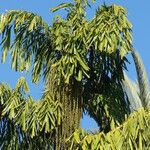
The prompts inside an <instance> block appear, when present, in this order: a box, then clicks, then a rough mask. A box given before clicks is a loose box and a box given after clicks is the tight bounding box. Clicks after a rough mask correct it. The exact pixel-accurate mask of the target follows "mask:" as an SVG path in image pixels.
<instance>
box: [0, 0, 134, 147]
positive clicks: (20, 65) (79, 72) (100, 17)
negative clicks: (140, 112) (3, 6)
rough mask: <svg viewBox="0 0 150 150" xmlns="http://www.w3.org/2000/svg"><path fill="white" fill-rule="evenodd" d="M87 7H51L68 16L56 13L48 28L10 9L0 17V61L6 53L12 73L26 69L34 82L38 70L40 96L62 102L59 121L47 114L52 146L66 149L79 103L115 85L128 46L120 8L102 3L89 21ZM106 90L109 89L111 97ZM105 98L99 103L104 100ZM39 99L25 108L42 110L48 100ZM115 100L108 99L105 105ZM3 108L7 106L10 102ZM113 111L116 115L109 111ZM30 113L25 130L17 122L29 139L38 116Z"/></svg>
mask: <svg viewBox="0 0 150 150" xmlns="http://www.w3.org/2000/svg"><path fill="white" fill-rule="evenodd" d="M87 6H88V3H87V1H80V0H74V3H65V4H61V5H59V6H57V7H56V8H53V9H52V11H56V10H58V9H61V8H66V9H67V11H68V14H67V17H66V18H65V19H62V18H60V17H56V18H55V19H54V22H53V23H52V25H51V26H50V25H48V24H47V23H46V22H44V20H43V19H42V17H40V16H37V15H36V14H33V13H30V12H27V11H21V10H11V11H8V12H6V14H3V15H1V23H0V32H1V35H2V43H1V45H2V52H3V55H2V62H4V61H5V59H6V55H7V53H8V52H9V53H10V55H11V58H12V64H11V67H12V68H15V70H16V71H23V70H25V71H27V72H28V71H29V68H30V67H32V80H33V82H38V80H39V79H40V76H41V75H42V74H43V76H44V77H45V83H46V85H45V95H47V96H45V97H50V99H51V100H52V101H54V103H61V105H62V119H61V120H60V122H61V123H60V124H59V123H56V124H53V122H52V120H53V119H51V118H50V119H49V118H48V119H49V120H50V124H53V125H54V126H55V127H56V128H55V133H54V134H55V144H54V145H56V147H55V149H66V148H67V145H66V144H64V143H65V139H66V138H67V137H69V136H70V135H71V134H72V133H73V132H74V131H75V129H77V128H78V127H79V123H80V119H81V116H82V110H83V107H85V106H87V105H89V104H88V103H91V102H92V99H93V96H94V95H96V94H98V95H104V96H105V95H109V93H107V92H108V91H111V90H112V87H113V88H115V89H117V86H118V85H121V84H122V78H123V70H124V69H125V68H126V64H125V62H126V60H127V59H126V58H125V54H126V53H128V51H130V50H131V48H132V37H131V33H130V31H131V24H130V22H129V21H128V19H127V18H126V11H125V9H124V8H122V7H121V6H117V5H112V6H106V5H104V6H102V7H101V8H99V9H98V10H97V12H96V15H95V17H94V18H93V19H91V20H88V19H87V18H86V7H87ZM12 34H13V36H12ZM107 88H108V89H107ZM112 93H113V91H112V92H111V95H112ZM122 93H123V91H122ZM83 98H84V100H83ZM109 99H110V98H108V99H107V100H108V102H109ZM114 99H115V101H116V102H115V103H116V104H118V106H121V109H122V110H123V112H125V113H127V112H128V111H127V110H128V109H127V107H128V102H127V101H126V98H125V95H124V94H123V95H122V99H120V100H119V99H118V98H114ZM107 100H104V102H105V103H107ZM39 103H42V104H43V105H42V106H43V107H44V108H43V107H42V106H39V107H38V106H37V105H38V102H37V104H36V103H35V104H33V105H32V106H33V108H32V107H31V108H32V109H31V110H33V112H34V113H35V112H38V111H46V110H47V109H46V108H45V107H48V106H47V105H50V103H52V102H51V101H50V102H49V101H48V100H47V101H46V104H47V105H46V104H45V102H39ZM115 103H113V102H112V103H111V105H114V104H115ZM26 104H27V103H26ZM23 106H24V105H23ZM23 106H22V107H23ZM22 107H21V108H22ZM9 108H12V110H13V107H12V105H9ZM37 108H39V109H38V110H37ZM3 111H4V112H7V111H8V110H7V111H6V110H3ZM25 112H26V111H25ZM18 113H19V112H18ZM34 113H33V114H34ZM125 113H123V114H122V115H123V116H124V114H125ZM20 114H21V113H20ZM114 114H115V116H117V115H118V114H117V112H115V111H114ZM120 115H121V114H120ZM22 117H23V116H21V117H20V119H19V120H21V119H22ZM30 117H31V116H29V122H30V123H31V127H32V128H31V129H32V130H31V131H29V130H28V127H26V126H23V125H24V124H23V123H22V122H21V121H19V124H20V125H21V126H22V127H24V130H25V131H26V132H29V133H30V132H31V133H32V132H33V134H31V136H32V137H33V136H34V135H36V131H37V130H36V127H37V126H38V124H36V122H37V119H38V117H37V118H36V117H33V116H32V117H33V118H32V117H31V119H30ZM49 117H51V115H50V116H49ZM104 117H105V116H104ZM11 119H12V118H11ZM48 119H47V115H46V116H44V117H43V118H42V120H41V121H43V122H44V123H45V124H44V127H45V132H50V129H51V128H50V129H49V128H47V126H49V123H47V120H48ZM121 120H122V119H121ZM100 122H101V123H102V121H100ZM41 124H43V123H41Z"/></svg>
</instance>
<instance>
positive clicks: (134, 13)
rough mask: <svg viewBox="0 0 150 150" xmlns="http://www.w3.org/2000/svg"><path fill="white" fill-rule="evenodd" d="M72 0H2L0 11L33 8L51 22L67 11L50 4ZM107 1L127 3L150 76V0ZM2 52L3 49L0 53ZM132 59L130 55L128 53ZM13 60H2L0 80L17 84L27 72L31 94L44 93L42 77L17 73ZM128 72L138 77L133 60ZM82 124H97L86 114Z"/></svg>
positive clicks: (99, 0)
mask: <svg viewBox="0 0 150 150" xmlns="http://www.w3.org/2000/svg"><path fill="white" fill-rule="evenodd" d="M103 1H104V0H97V2H96V3H95V4H94V5H93V7H92V8H89V9H88V17H90V18H91V17H92V16H93V15H94V13H95V9H96V8H97V7H98V6H99V5H101V4H102V3H103ZM62 2H72V1H71V0H69V1H67V0H0V13H4V12H5V11H6V10H10V9H21V10H27V11H31V12H34V13H36V14H38V15H40V16H42V17H43V18H44V19H45V21H46V22H48V23H49V24H50V23H51V20H52V17H53V16H54V15H56V14H59V15H61V16H64V11H59V12H57V13H51V12H50V8H52V7H54V6H56V5H58V4H60V3H62ZM105 2H106V4H113V3H115V4H119V5H122V6H124V7H125V8H126V9H127V11H128V18H129V20H130V21H131V23H132V24H133V39H134V42H133V43H134V47H135V48H136V49H137V50H138V51H139V53H140V55H141V57H142V59H143V61H144V64H145V67H146V69H147V73H148V75H149V77H150V46H149V44H150V37H149V36H150V19H148V18H149V17H148V16H149V15H150V1H149V0H143V1H142V0H139V1H135V0H128V1H127V0H105ZM0 54H1V53H0ZM129 59H130V57H129ZM9 63H10V60H9V59H7V63H5V64H0V82H6V83H8V84H10V85H11V86H12V87H14V86H15V84H16V82H17V79H18V78H19V77H20V76H25V77H26V79H27V81H28V84H29V87H30V92H31V93H30V94H31V95H32V96H33V97H34V98H35V99H37V98H40V97H41V95H42V90H43V84H42V81H41V82H39V84H38V85H35V84H32V83H31V81H30V79H31V77H30V74H29V75H27V76H26V75H25V74H24V73H16V72H15V71H12V70H11V69H10V65H8V64H9ZM128 70H129V75H130V77H131V78H132V79H135V78H136V74H135V69H134V66H133V64H132V61H131V65H128ZM81 126H82V127H83V128H85V129H93V128H96V127H97V125H96V123H95V122H94V121H93V120H91V119H90V118H89V117H88V116H84V117H83V119H82V122H81Z"/></svg>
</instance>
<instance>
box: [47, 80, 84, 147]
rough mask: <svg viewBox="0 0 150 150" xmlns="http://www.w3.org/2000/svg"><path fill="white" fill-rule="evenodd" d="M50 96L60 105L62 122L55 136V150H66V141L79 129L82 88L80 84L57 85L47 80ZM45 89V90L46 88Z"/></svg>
mask: <svg viewBox="0 0 150 150" xmlns="http://www.w3.org/2000/svg"><path fill="white" fill-rule="evenodd" d="M48 87H49V89H48V90H49V91H50V94H53V95H54V97H55V98H54V100H57V101H59V102H60V103H61V104H62V120H61V125H59V126H58V128H57V131H56V135H55V138H56V139H55V140H56V141H55V150H66V149H68V148H69V145H67V144H66V142H65V141H66V139H67V138H68V137H70V136H71V134H72V133H73V132H74V131H75V130H76V129H78V128H79V126H80V119H81V116H82V103H83V102H82V101H83V100H82V86H81V83H80V82H77V81H75V80H74V81H72V82H71V83H69V84H65V83H61V84H59V85H58V84H57V83H54V81H50V80H49V85H48ZM48 87H47V88H48Z"/></svg>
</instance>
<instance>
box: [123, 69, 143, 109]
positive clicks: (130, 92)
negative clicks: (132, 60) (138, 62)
mask: <svg viewBox="0 0 150 150" xmlns="http://www.w3.org/2000/svg"><path fill="white" fill-rule="evenodd" d="M122 82H123V86H124V89H125V91H126V93H127V96H128V99H129V102H130V108H131V110H132V111H133V110H137V109H138V108H140V107H142V101H141V99H140V97H139V93H138V91H139V90H138V87H136V86H135V85H134V82H133V81H131V80H130V79H129V77H128V76H127V74H126V73H125V72H124V80H123V81H122Z"/></svg>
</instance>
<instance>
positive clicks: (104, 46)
mask: <svg viewBox="0 0 150 150" xmlns="http://www.w3.org/2000/svg"><path fill="white" fill-rule="evenodd" d="M89 28H90V32H89V37H88V39H91V40H90V41H88V42H89V44H92V45H94V47H95V49H96V50H99V51H105V52H106V53H108V54H111V53H116V51H117V50H119V51H120V57H121V58H123V57H124V56H125V54H126V53H128V52H129V51H131V49H132V35H131V28H132V25H131V23H130V22H129V21H128V19H127V18H126V11H125V9H124V8H123V7H121V6H117V5H112V6H102V7H100V8H99V9H98V10H97V12H96V16H95V17H94V18H93V20H91V23H90V25H89ZM91 37H92V38H91Z"/></svg>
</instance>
